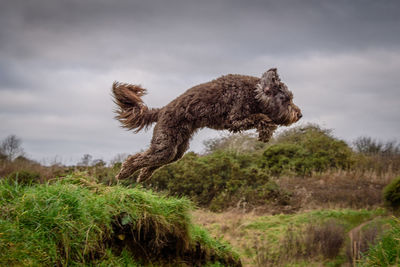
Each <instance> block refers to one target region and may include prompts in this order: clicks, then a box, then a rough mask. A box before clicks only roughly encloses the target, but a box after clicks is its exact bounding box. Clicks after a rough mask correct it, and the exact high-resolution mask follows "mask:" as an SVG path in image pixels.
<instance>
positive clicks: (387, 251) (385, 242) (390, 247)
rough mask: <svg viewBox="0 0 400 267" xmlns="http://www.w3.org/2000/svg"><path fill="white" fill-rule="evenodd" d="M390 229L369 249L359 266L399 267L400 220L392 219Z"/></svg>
mask: <svg viewBox="0 0 400 267" xmlns="http://www.w3.org/2000/svg"><path fill="white" fill-rule="evenodd" d="M389 223H390V224H391V229H390V230H389V231H387V232H386V233H385V234H384V235H383V236H382V237H381V239H380V241H379V243H378V244H376V245H375V246H373V247H372V248H370V249H369V251H368V253H367V254H366V255H365V257H364V258H363V260H362V261H361V262H360V264H359V266H371V267H372V266H399V265H400V219H399V218H392V219H391V220H390V221H389Z"/></svg>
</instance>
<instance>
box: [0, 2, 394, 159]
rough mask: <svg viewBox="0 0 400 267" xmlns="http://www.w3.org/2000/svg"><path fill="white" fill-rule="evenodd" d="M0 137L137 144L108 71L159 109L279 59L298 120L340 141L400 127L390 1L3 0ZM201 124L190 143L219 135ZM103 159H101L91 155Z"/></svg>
mask: <svg viewBox="0 0 400 267" xmlns="http://www.w3.org/2000/svg"><path fill="white" fill-rule="evenodd" d="M0 5H1V6H0V23H1V25H2V26H1V28H0V57H1V59H2V60H1V62H0V119H1V121H2V125H1V126H0V127H1V128H0V138H3V137H5V136H6V135H8V134H11V133H15V134H17V135H19V136H21V137H22V138H23V139H24V140H25V142H24V146H26V149H25V150H26V151H28V152H29V151H30V153H31V155H32V156H33V157H35V158H41V157H49V156H51V154H53V155H56V154H58V155H61V156H63V157H64V158H67V159H68V158H74V159H77V157H79V155H81V154H83V153H92V154H96V155H104V158H105V159H110V158H112V156H113V155H115V154H116V153H118V152H125V153H127V152H130V153H133V152H137V151H139V150H141V149H144V148H146V146H147V144H148V142H149V139H150V135H151V131H150V132H147V133H141V134H138V135H133V134H131V133H129V132H125V131H123V130H122V129H120V128H119V127H118V123H117V122H116V121H114V120H113V119H112V117H113V113H112V109H113V108H114V105H113V103H112V100H111V96H110V86H111V84H112V82H113V81H114V80H119V81H125V82H132V83H141V84H142V85H143V86H144V87H146V88H148V91H149V94H148V95H147V96H146V97H145V102H146V103H147V104H148V105H149V106H154V107H159V106H162V105H165V104H167V103H168V102H169V101H170V100H172V99H173V98H175V97H176V96H178V95H179V94H181V93H182V92H183V91H185V90H186V89H187V88H189V87H191V86H193V85H196V84H198V83H201V82H205V81H208V80H210V79H213V78H216V77H218V76H220V75H222V74H226V73H242V74H249V75H255V76H259V75H260V74H261V73H262V72H263V71H265V70H266V69H267V68H269V67H272V66H276V67H278V68H279V71H280V74H281V75H282V77H283V80H284V81H285V82H287V84H288V85H289V87H290V88H291V89H292V90H293V92H294V94H295V99H296V102H297V103H298V104H299V106H301V107H302V109H303V111H304V114H305V118H304V120H305V121H313V122H318V123H325V124H326V126H327V127H329V128H334V129H336V133H337V134H338V135H339V136H340V137H342V138H345V139H352V138H354V137H355V136H358V135H361V134H364V133H367V135H372V136H375V137H381V138H393V137H396V136H398V132H399V130H400V129H399V126H398V123H397V122H398V120H399V115H398V114H399V112H398V111H399V108H398V107H399V106H400V105H399V104H400V103H399V102H398V99H400V98H399V92H400V91H399V90H398V89H399V86H400V80H399V77H398V71H399V69H400V46H399V44H400V35H398V34H395V33H396V32H397V31H398V29H399V28H400V17H399V16H398V13H399V11H400V4H399V2H398V1H390V0H387V1H372V0H364V1H361V0H355V1H344V0H343V1H327V0H322V1H316V0H310V1H295V0H292V1H288V0H286V1H261V0H260V1H256V0H253V1H239V0H237V1H236V0H235V1H228V0H218V1H179V0H172V1H161V0H157V1H153V0H150V1H128V0H118V1H111V2H110V1H105V0H104V1H97V0H96V1H95V0H88V1H78V0H73V1H51V0H37V1H22V0H16V1H3V2H2V3H1V4H0ZM217 135H219V133H218V132H215V131H212V130H203V131H200V133H199V134H197V135H196V136H195V137H194V140H193V143H192V149H195V150H196V151H200V150H201V147H202V146H201V143H202V141H203V140H204V139H206V138H209V137H213V136H217ZM96 157H100V156H96Z"/></svg>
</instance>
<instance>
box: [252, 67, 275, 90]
mask: <svg viewBox="0 0 400 267" xmlns="http://www.w3.org/2000/svg"><path fill="white" fill-rule="evenodd" d="M279 82H280V78H279V75H278V70H277V69H276V68H271V69H269V70H268V71H266V72H264V74H263V75H262V76H261V79H260V83H259V84H258V85H257V87H258V88H259V89H262V90H263V91H264V93H269V92H270V91H271V90H272V89H273V88H275V87H276V86H277V85H279Z"/></svg>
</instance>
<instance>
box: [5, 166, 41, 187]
mask: <svg viewBox="0 0 400 267" xmlns="http://www.w3.org/2000/svg"><path fill="white" fill-rule="evenodd" d="M6 180H7V181H8V182H11V183H18V184H20V185H32V184H34V183H39V182H40V174H39V173H37V172H32V171H28V170H22V171H14V172H12V173H11V174H10V175H8V177H7V178H6Z"/></svg>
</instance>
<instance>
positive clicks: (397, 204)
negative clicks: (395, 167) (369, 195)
mask: <svg viewBox="0 0 400 267" xmlns="http://www.w3.org/2000/svg"><path fill="white" fill-rule="evenodd" d="M383 199H384V200H385V204H386V206H388V207H390V208H392V209H394V210H397V209H399V208H400V177H397V178H396V179H394V180H393V181H392V182H391V183H390V184H388V185H387V186H386V187H385V188H384V189H383Z"/></svg>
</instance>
